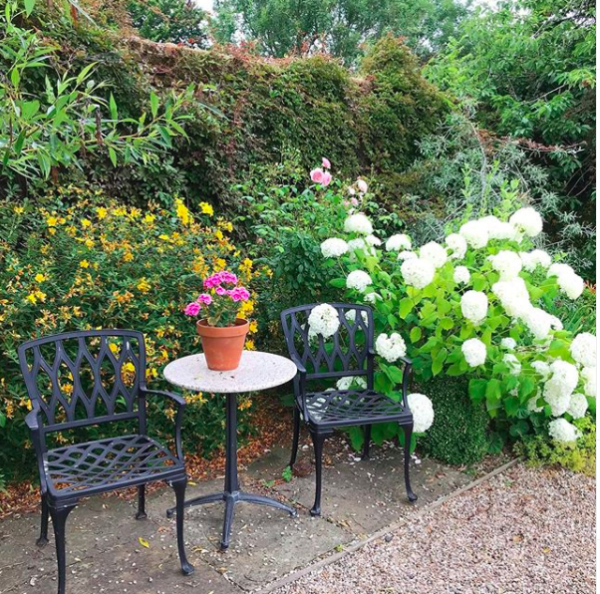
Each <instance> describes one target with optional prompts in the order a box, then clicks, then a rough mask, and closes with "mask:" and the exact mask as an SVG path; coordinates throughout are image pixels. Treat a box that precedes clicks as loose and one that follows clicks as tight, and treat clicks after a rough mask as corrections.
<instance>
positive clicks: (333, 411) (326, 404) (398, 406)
mask: <svg viewBox="0 0 600 594" xmlns="http://www.w3.org/2000/svg"><path fill="white" fill-rule="evenodd" d="M306 409H307V412H308V419H306V420H307V421H308V422H309V423H313V424H315V425H319V426H329V427H344V426H346V427H347V426H352V425H368V424H370V423H373V422H377V423H379V422H381V421H382V420H386V421H396V420H398V421H399V420H402V419H405V418H410V411H409V410H407V409H405V408H404V407H403V406H402V402H394V401H393V400H392V399H391V398H388V397H387V396H385V395H384V394H379V393H378V392H375V391H374V390H327V391H325V392H312V393H311V392H309V393H308V394H306Z"/></svg>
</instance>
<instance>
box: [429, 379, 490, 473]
mask: <svg viewBox="0 0 600 594" xmlns="http://www.w3.org/2000/svg"><path fill="white" fill-rule="evenodd" d="M418 391H420V392H422V393H423V394H427V395H428V396H429V398H430V399H431V401H432V402H433V409H434V411H435V419H434V421H433V425H432V426H431V428H430V429H429V430H428V431H427V433H425V435H424V437H423V438H422V439H421V440H420V441H419V445H421V446H422V448H423V450H424V451H425V452H427V453H428V454H430V455H431V456H433V457H434V458H437V459H438V460H441V461H442V462H447V463H448V464H474V463H475V462H479V460H481V459H482V458H483V457H484V456H485V455H486V454H487V453H488V450H489V443H490V438H489V434H488V433H489V424H490V418H489V416H488V414H487V412H486V410H485V408H484V407H483V405H482V403H480V402H479V403H475V402H473V401H472V400H471V399H470V398H469V392H468V382H466V381H465V380H464V379H461V378H448V377H444V378H439V377H438V378H435V379H432V380H430V381H429V382H427V383H426V384H423V385H422V386H420V387H419V389H418Z"/></svg>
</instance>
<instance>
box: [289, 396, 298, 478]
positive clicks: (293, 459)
mask: <svg viewBox="0 0 600 594" xmlns="http://www.w3.org/2000/svg"><path fill="white" fill-rule="evenodd" d="M299 444H300V411H299V410H298V409H297V408H296V407H294V441H293V442H292V457H291V458H290V468H292V467H293V466H294V464H296V458H297V457H298V445H299Z"/></svg>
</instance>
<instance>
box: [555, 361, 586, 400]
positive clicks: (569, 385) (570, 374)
mask: <svg viewBox="0 0 600 594" xmlns="http://www.w3.org/2000/svg"><path fill="white" fill-rule="evenodd" d="M550 371H552V379H555V378H557V379H559V380H560V381H561V383H562V384H563V385H564V386H565V389H567V390H568V391H569V394H571V393H572V392H573V391H574V390H575V388H576V387H577V382H578V381H579V373H578V371H577V367H575V365H573V364H572V363H568V362H567V361H563V360H562V359H556V360H555V361H553V362H552V363H551V364H550Z"/></svg>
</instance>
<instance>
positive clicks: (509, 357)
mask: <svg viewBox="0 0 600 594" xmlns="http://www.w3.org/2000/svg"><path fill="white" fill-rule="evenodd" d="M502 361H503V362H504V363H506V365H508V368H509V370H510V373H511V374H512V375H519V374H520V373H521V362H520V361H519V360H518V359H517V357H516V356H515V355H513V354H512V353H507V354H506V355H504V357H502Z"/></svg>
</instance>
